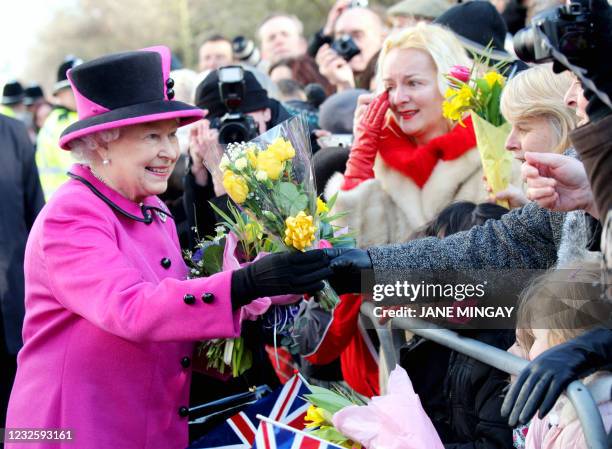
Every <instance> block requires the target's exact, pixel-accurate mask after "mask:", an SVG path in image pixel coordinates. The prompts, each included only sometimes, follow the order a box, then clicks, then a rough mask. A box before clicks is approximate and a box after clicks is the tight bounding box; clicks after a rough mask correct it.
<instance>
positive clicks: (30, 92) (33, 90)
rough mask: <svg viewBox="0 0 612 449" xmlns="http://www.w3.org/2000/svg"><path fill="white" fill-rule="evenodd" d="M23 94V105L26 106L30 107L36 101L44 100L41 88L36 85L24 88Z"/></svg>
mask: <svg viewBox="0 0 612 449" xmlns="http://www.w3.org/2000/svg"><path fill="white" fill-rule="evenodd" d="M24 93H25V97H24V99H23V104H25V105H26V106H31V105H33V104H34V103H36V100H38V99H40V98H45V94H44V93H43V90H42V87H40V86H39V85H38V84H30V85H29V86H28V87H26V88H25V91H24Z"/></svg>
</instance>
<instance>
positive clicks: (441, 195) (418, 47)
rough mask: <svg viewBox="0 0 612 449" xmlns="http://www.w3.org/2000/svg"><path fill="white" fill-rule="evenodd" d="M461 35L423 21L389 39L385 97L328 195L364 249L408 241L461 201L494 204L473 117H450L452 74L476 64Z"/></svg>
mask: <svg viewBox="0 0 612 449" xmlns="http://www.w3.org/2000/svg"><path fill="white" fill-rule="evenodd" d="M469 64H470V63H469V59H468V57H467V55H466V52H465V50H464V49H463V47H462V46H461V44H460V42H459V41H458V40H457V39H456V38H455V37H454V35H453V34H452V33H451V32H450V31H447V30H445V29H444V28H442V27H440V26H438V25H430V24H418V25H417V26H415V27H411V28H408V29H406V30H404V31H401V32H399V33H396V34H394V35H392V36H390V37H388V38H387V40H386V41H385V43H384V44H383V48H382V50H381V53H380V57H379V61H378V67H379V69H378V72H379V73H378V74H377V77H378V85H379V87H380V86H382V87H384V92H383V93H382V94H380V95H378V96H377V97H376V98H375V99H374V100H373V101H372V102H371V103H370V105H369V106H368V108H367V110H366V112H365V113H364V114H363V116H362V117H361V119H360V120H359V122H358V124H357V126H356V133H355V144H354V145H353V148H352V149H351V153H350V156H349V160H348V163H347V168H346V171H345V173H344V175H340V174H337V175H335V176H334V177H332V178H331V179H330V181H329V183H328V184H327V186H326V192H325V193H326V196H327V197H330V196H332V195H333V194H334V193H337V194H338V197H337V201H336V206H335V207H336V209H337V211H342V212H344V211H346V212H350V214H347V215H346V217H344V223H343V224H345V225H347V226H349V228H350V229H351V231H354V232H355V233H356V235H357V240H358V242H357V243H358V246H359V247H367V246H370V245H381V244H387V243H399V242H404V241H406V240H407V239H408V238H409V236H410V234H411V233H412V232H414V231H415V230H416V229H418V228H420V227H421V226H422V225H424V224H425V223H426V222H428V221H429V220H431V219H433V218H434V217H435V216H436V215H437V214H438V213H439V212H440V210H442V209H443V208H444V207H445V206H447V205H448V204H449V203H451V202H453V201H457V200H467V201H472V202H475V203H479V202H482V201H484V200H486V192H485V190H484V187H483V183H482V171H481V165H480V158H479V154H478V150H477V148H476V138H475V136H474V130H473V126H472V122H471V119H470V118H469V117H468V118H466V119H464V120H463V121H464V124H465V127H464V126H461V125H458V124H457V125H453V124H452V123H451V122H450V121H449V120H447V119H446V118H444V117H443V115H442V103H443V101H444V91H445V90H446V87H447V81H446V79H445V77H444V74H445V73H448V72H450V70H451V68H452V67H453V66H454V65H464V66H465V65H469Z"/></svg>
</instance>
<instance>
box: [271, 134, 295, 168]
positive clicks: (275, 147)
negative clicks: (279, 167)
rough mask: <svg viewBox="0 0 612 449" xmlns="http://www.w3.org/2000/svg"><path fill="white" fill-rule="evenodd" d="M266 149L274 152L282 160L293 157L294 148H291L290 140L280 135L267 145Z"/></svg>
mask: <svg viewBox="0 0 612 449" xmlns="http://www.w3.org/2000/svg"><path fill="white" fill-rule="evenodd" d="M267 151H270V152H271V153H273V154H276V155H277V157H278V158H279V159H280V160H281V161H283V162H284V161H286V160H289V159H293V158H294V157H295V148H293V145H291V142H289V141H288V140H285V139H283V138H282V137H278V138H277V139H276V140H274V142H272V144H270V146H268V149H267Z"/></svg>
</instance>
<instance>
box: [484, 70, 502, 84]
mask: <svg viewBox="0 0 612 449" xmlns="http://www.w3.org/2000/svg"><path fill="white" fill-rule="evenodd" d="M482 79H484V80H485V81H486V82H487V84H488V85H489V87H493V84H495V83H498V84H499V86H500V87H503V86H504V82H505V81H506V78H504V77H503V76H502V75H500V74H499V73H497V72H487V73H485V74H484V76H483V77H482Z"/></svg>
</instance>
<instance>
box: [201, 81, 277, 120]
mask: <svg viewBox="0 0 612 449" xmlns="http://www.w3.org/2000/svg"><path fill="white" fill-rule="evenodd" d="M244 86H245V95H244V98H243V99H242V103H241V104H240V107H239V108H238V109H237V110H238V111H239V112H242V113H243V114H246V113H247V112H253V111H259V110H260V109H266V108H269V107H270V99H269V98H268V93H267V92H266V90H265V89H264V88H263V87H261V84H259V82H258V81H257V79H255V75H253V74H252V73H251V72H250V71H249V70H245V71H244ZM195 103H196V106H198V107H199V108H202V109H208V116H207V117H213V118H214V117H221V116H223V115H225V113H226V112H228V111H227V107H226V106H225V104H224V103H223V101H221V92H220V90H219V74H218V71H217V70H213V71H212V72H210V73H209V74H208V76H207V77H206V78H204V81H202V82H201V83H200V84H199V85H198V87H197V89H196V94H195Z"/></svg>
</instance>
